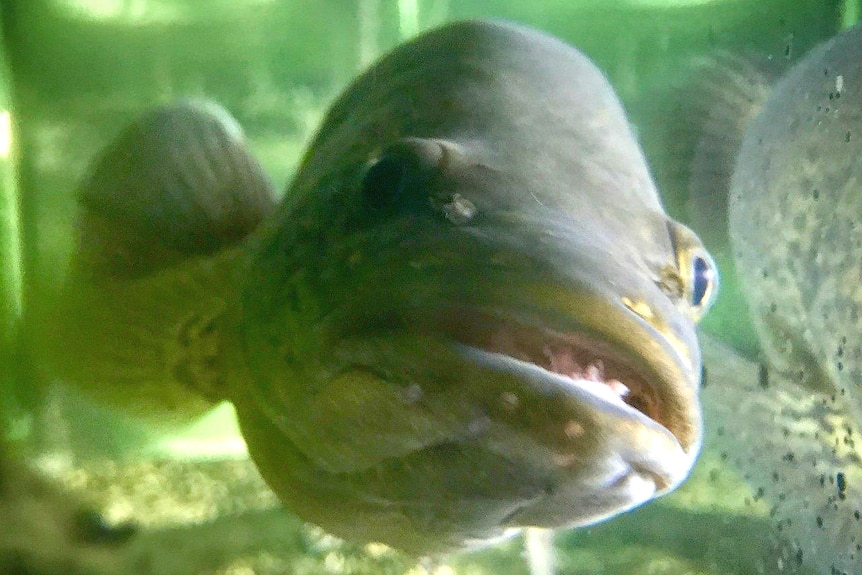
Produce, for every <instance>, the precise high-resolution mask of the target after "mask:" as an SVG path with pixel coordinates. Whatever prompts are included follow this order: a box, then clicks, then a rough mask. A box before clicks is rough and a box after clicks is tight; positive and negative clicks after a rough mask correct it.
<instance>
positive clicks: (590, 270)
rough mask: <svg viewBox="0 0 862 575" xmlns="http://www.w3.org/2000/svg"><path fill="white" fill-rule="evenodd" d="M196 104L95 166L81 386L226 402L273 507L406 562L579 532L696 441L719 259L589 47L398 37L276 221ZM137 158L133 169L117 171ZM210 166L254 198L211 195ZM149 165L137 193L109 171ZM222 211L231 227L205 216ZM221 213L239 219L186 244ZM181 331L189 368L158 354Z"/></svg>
mask: <svg viewBox="0 0 862 575" xmlns="http://www.w3.org/2000/svg"><path fill="white" fill-rule="evenodd" d="M186 112H188V110H185V109H182V108H180V109H179V110H177V109H174V108H171V107H168V108H166V109H165V110H164V112H163V113H164V114H165V116H158V115H156V119H157V120H158V121H157V122H156V124H154V125H155V126H156V127H158V126H160V125H161V123H160V122H162V121H166V122H168V123H170V122H169V121H172V119H179V120H182V119H183V118H184V117H185V116H184V115H183V114H185V113H186ZM195 114H197V112H195ZM159 118H162V119H161V120H159ZM194 118H198V119H195V120H193V121H191V122H190V123H182V122H181V125H182V126H184V127H183V128H182V129H180V130H179V135H180V136H181V138H180V139H181V140H182V141H183V142H185V144H184V145H182V146H179V147H177V146H176V142H175V140H174V138H173V137H171V132H170V131H165V130H154V133H152V134H150V135H149V136H147V137H144V136H146V134H147V133H148V132H147V129H144V130H140V129H139V128H132V132H131V133H132V136H127V137H125V139H123V138H124V137H121V139H120V140H119V141H118V142H117V143H115V144H114V145H113V146H112V147H110V148H109V149H108V151H107V152H106V153H105V155H103V157H102V158H101V159H100V160H99V161H98V162H97V163H96V166H97V168H96V170H95V174H96V175H95V176H92V177H91V178H90V179H89V180H88V184H87V186H89V187H90V188H92V189H94V190H96V191H98V192H99V193H91V194H90V195H89V196H85V197H84V209H83V216H82V221H83V222H84V223H83V225H84V229H85V231H87V230H89V229H90V228H88V227H87V226H90V227H92V228H93V229H94V230H95V231H96V232H98V231H99V230H100V228H99V225H100V224H102V223H104V222H103V220H102V219H99V218H94V217H93V215H94V214H95V215H97V216H108V217H107V223H106V225H107V229H108V230H109V231H111V233H96V234H95V235H93V236H92V237H94V238H95V239H96V240H97V241H95V242H90V243H88V242H87V241H86V239H87V238H88V237H90V236H87V235H86V234H83V233H82V236H81V238H80V242H79V246H80V251H79V254H78V255H77V260H76V264H75V266H73V269H74V270H76V271H75V274H76V275H74V276H73V280H74V281H73V283H72V284H71V285H72V286H75V287H76V289H70V290H68V291H67V293H68V294H71V295H67V296H66V297H67V299H70V300H71V302H72V303H71V305H73V308H72V309H73V310H74V312H75V313H73V314H70V315H69V317H70V318H71V324H64V325H67V326H71V327H67V328H66V329H67V331H66V332H65V333H66V334H68V335H67V338H68V337H74V336H73V335H72V334H73V331H72V330H73V329H87V330H90V331H88V332H86V333H88V334H93V336H98V337H99V338H101V339H100V341H107V342H108V343H109V344H110V345H108V346H106V349H107V353H100V351H101V348H99V347H97V348H96V349H95V351H90V352H89V353H92V354H93V355H88V348H87V345H84V344H80V345H77V346H75V348H74V351H75V354H74V357H71V358H70V357H69V354H68V353H66V354H65V355H64V354H62V353H61V354H59V357H57V358H56V359H57V363H59V364H63V362H66V364H71V367H70V366H69V365H66V366H65V367H66V368H67V369H66V371H65V373H69V374H72V375H76V376H77V377H70V379H77V380H83V379H87V378H90V379H91V380H93V381H98V382H99V384H100V385H105V384H108V383H121V384H122V385H119V386H115V388H116V389H119V390H126V391H121V392H120V393H116V392H115V393H112V394H111V393H109V394H107V395H109V396H110V397H108V398H107V399H109V400H111V399H113V400H116V399H123V398H125V399H127V400H128V401H129V402H132V403H135V402H140V403H141V406H140V407H139V408H137V409H135V408H134V407H133V408H132V411H133V412H136V413H138V414H142V413H147V412H152V411H157V410H159V409H163V408H168V411H171V410H170V408H171V405H172V402H170V401H168V402H164V401H162V399H163V398H162V397H161V396H160V395H159V393H160V392H159V386H165V389H166V390H167V391H166V395H167V397H169V398H171V397H173V396H172V395H171V394H175V393H180V394H181V392H182V391H183V390H185V392H188V393H191V394H192V395H194V394H195V393H203V395H205V396H207V398H210V399H220V398H227V399H230V400H232V401H233V402H234V404H235V406H236V408H237V413H238V417H239V422H240V426H241V428H242V431H243V435H244V437H245V439H246V442H247V444H248V446H249V451H250V453H251V455H252V457H253V459H254V460H255V462H256V464H257V465H258V467H259V468H260V470H261V471H262V473H263V475H264V477H265V478H266V479H267V481H268V483H269V485H270V486H271V487H272V488H273V489H274V490H275V491H276V492H277V493H278V495H279V496H280V497H281V498H282V500H283V501H284V502H285V504H286V505H287V507H288V508H290V509H291V510H292V511H293V512H295V513H296V514H297V515H299V516H300V517H302V518H303V519H305V520H308V521H310V522H313V523H316V524H318V525H320V526H322V527H323V528H325V529H326V530H328V531H330V532H332V533H334V534H336V535H339V536H342V537H345V538H348V539H351V540H355V541H379V542H383V543H387V544H389V545H392V546H394V547H397V548H400V549H402V550H405V551H408V552H411V553H413V554H416V555H428V554H435V553H442V552H447V551H452V550H456V549H460V548H463V547H465V546H469V545H471V544H472V543H474V542H476V541H485V540H488V539H490V538H494V537H497V536H501V535H504V534H506V533H508V532H510V531H512V530H513V529H516V528H521V527H529V526H538V527H549V528H556V527H570V526H579V525H586V524H590V523H593V522H596V521H599V520H602V519H606V518H608V517H611V516H613V515H615V514H618V513H621V512H623V511H626V510H628V509H631V508H633V507H635V506H637V505H640V504H642V503H644V502H646V501H648V500H650V499H652V498H653V497H656V496H658V495H661V494H664V493H667V492H668V491H670V490H672V489H673V488H674V487H676V486H677V485H679V483H680V482H682V481H683V480H684V479H685V478H686V476H687V475H688V472H689V470H690V468H691V466H692V465H693V463H694V461H695V459H696V457H697V453H698V451H699V448H700V443H701V433H702V430H701V419H700V408H699V404H698V387H699V382H700V372H701V369H700V353H699V349H698V345H697V340H696V337H695V331H694V325H695V322H696V321H697V320H698V319H699V318H700V317H701V316H702V315H703V314H704V313H705V312H706V310H707V309H708V307H709V305H710V303H711V302H712V300H713V298H714V297H715V293H716V289H717V283H716V282H717V276H716V272H715V269H714V264H713V263H712V259H711V257H710V256H709V254H707V253H706V251H705V250H704V249H703V246H702V245H701V243H700V240H699V239H698V238H697V237H696V236H695V235H694V234H693V233H692V232H691V231H690V230H689V229H688V228H686V227H685V226H682V225H681V224H679V223H677V222H675V221H673V220H672V219H670V218H669V217H668V216H667V215H666V214H665V213H664V211H663V209H662V206H661V203H660V201H659V198H658V194H657V192H656V189H655V185H654V184H653V181H652V179H651V177H650V174H649V171H648V169H647V165H646V162H645V160H644V157H643V154H642V152H641V149H640V147H639V145H638V144H637V141H636V140H635V138H634V136H633V133H632V130H631V128H630V126H629V124H628V122H627V119H626V116H625V113H624V111H623V109H622V107H621V105H620V103H619V101H618V99H617V97H616V95H615V94H614V92H613V90H612V88H611V87H610V85H609V83H608V82H607V80H606V79H605V77H604V76H603V75H602V73H601V72H600V71H599V70H598V69H597V68H596V67H595V65H594V64H593V63H592V62H591V61H590V60H589V59H588V58H587V57H586V56H584V55H583V54H581V53H580V52H578V51H577V50H575V49H573V48H571V47H570V46H567V45H565V44H563V43H562V42H559V41H558V40H555V39H553V38H551V37H549V36H546V35H544V34H542V33H539V32H536V31H533V30H529V29H527V28H521V27H517V26H512V25H506V24H498V23H491V22H461V23H456V24H451V25H448V26H446V27H443V28H441V29H439V30H436V31H433V32H431V33H428V34H427V35H424V36H421V37H419V38H418V39H416V40H414V41H411V42H409V43H407V44H404V45H402V46H401V47H399V48H397V49H396V50H395V51H393V52H392V53H391V54H390V55H388V56H386V57H385V58H384V59H382V60H381V61H380V62H379V63H378V64H377V65H376V66H374V67H372V68H371V69H370V70H369V71H368V72H366V73H365V74H363V75H362V76H361V77H360V78H359V79H357V80H356V81H355V82H354V83H353V84H352V86H351V87H350V88H348V90H347V91H346V92H345V93H344V95H343V96H342V97H341V98H340V99H339V100H338V101H337V102H336V103H335V105H334V106H333V108H332V109H331V110H330V112H329V114H328V115H327V117H326V119H325V121H324V123H323V126H322V127H321V129H320V132H319V133H318V135H317V137H316V139H315V140H314V142H313V143H312V144H311V147H310V148H309V151H308V153H307V155H306V157H305V159H304V161H303V164H302V166H301V168H300V170H299V173H298V175H297V176H296V178H295V180H294V182H293V184H292V185H291V186H290V188H289V189H288V191H287V194H286V196H285V199H284V201H283V203H282V204H281V206H280V207H279V208H278V211H277V212H276V213H275V214H273V215H272V216H270V217H268V212H269V209H270V205H271V204H270V198H271V194H270V193H269V191H268V188H266V186H264V185H262V183H261V178H260V177H259V176H260V174H259V172H258V171H257V168H256V164H254V163H252V162H251V161H250V159H249V158H248V157H247V156H246V155H245V154H243V153H240V152H239V151H238V149H237V148H235V147H234V146H233V144H232V143H231V142H234V140H233V139H232V138H230V137H228V135H229V134H228V132H229V131H227V130H225V129H224V126H223V127H222V128H221V129H218V130H216V132H215V134H213V132H212V131H210V130H203V131H201V130H200V129H199V128H200V124H201V122H202V123H203V124H205V125H208V126H209V125H211V124H210V123H209V121H207V120H206V119H205V118H204V119H200V118H199V116H197V115H194ZM142 122H143V123H142V124H139V126H144V127H145V128H146V127H147V126H152V125H153V124H152V122H151V120H146V119H145V120H142ZM147 122H151V123H149V124H148V123H147ZM135 130H137V131H135ZM195 133H199V134H200V135H199V136H198V137H194V134H195ZM153 142H154V144H153V146H152V147H146V146H144V144H148V143H153ZM228 143H231V144H230V145H228ZM216 144H223V145H224V146H225V147H224V149H225V150H227V151H226V152H225V154H226V156H225V161H224V162H220V161H219V155H218V152H217V150H218V146H216ZM138 147H141V148H142V149H143V150H144V151H145V154H144V156H143V157H142V158H138V161H136V162H133V166H135V169H136V170H138V171H137V172H135V171H133V172H132V177H131V178H128V179H126V180H123V179H122V173H121V172H119V171H117V170H114V169H113V168H112V166H113V165H115V164H116V160H117V159H118V158H125V157H127V156H129V155H131V157H133V158H135V157H137V156H136V155H135V154H136V153H137V152H136V150H137V148H138ZM172 150H174V151H177V150H178V152H177V153H176V158H177V161H175V162H174V163H173V164H171V163H170V162H162V164H163V165H159V164H158V163H155V162H152V161H149V162H148V160H152V159H153V158H171V157H173V156H172V155H171V151H172ZM212 150H216V153H210V151H212ZM196 156H199V157H200V158H201V160H202V161H201V162H196V161H195V157H196ZM148 163H149V164H154V165H156V166H157V168H156V169H160V170H163V171H164V173H163V174H162V176H163V177H164V179H165V182H166V185H167V190H168V192H167V193H165V191H164V190H162V188H160V187H159V185H151V183H152V182H157V181H158V178H153V177H152V174H151V173H150V172H149V171H148V169H147V167H146V166H147V164H148ZM165 165H166V166H165ZM100 173H104V174H105V175H106V177H104V178H100V177H98V174H100ZM213 173H216V174H219V173H224V174H226V175H225V176H223V177H224V178H225V179H226V180H227V181H228V182H229V183H230V182H237V181H239V182H247V183H248V184H249V185H248V186H247V188H248V189H247V191H248V192H249V195H248V196H247V197H243V196H242V192H243V190H244V187H243V186H242V185H229V186H227V187H224V186H222V187H219V188H218V189H217V191H218V192H219V193H216V194H215V195H214V196H213V197H212V198H209V196H207V194H206V192H207V187H208V186H209V185H210V184H208V183H207V182H209V181H210V179H209V175H210V174H213ZM138 178H140V179H141V181H143V182H144V184H142V185H140V186H137V188H139V189H135V190H134V191H135V193H142V194H144V196H145V197H144V198H133V199H129V198H127V197H126V196H125V195H124V194H127V191H128V190H127V189H126V188H127V187H128V186H122V185H114V183H113V182H117V181H119V182H131V183H135V182H136V181H137V179H138ZM215 181H216V182H218V183H220V182H221V180H220V178H216V179H215ZM177 182H180V183H188V185H187V186H186V187H187V189H186V191H185V192H182V190H183V186H181V185H175V184H176V183H177ZM139 200H140V201H139ZM150 202H152V204H151V203H150ZM140 203H143V206H140V205H139V204H140ZM234 204H235V205H237V206H239V207H246V208H248V211H243V210H240V214H251V216H250V217H242V218H239V219H240V221H241V222H244V225H242V226H239V227H238V228H235V227H231V226H227V228H225V227H224V226H221V225H218V224H219V222H222V221H223V220H222V219H220V218H219V217H210V216H212V215H216V216H218V215H225V214H228V215H229V214H230V211H229V210H228V211H223V210H219V209H217V208H219V207H222V206H225V205H234ZM136 205H137V206H138V207H137V208H136V207H134V206H136ZM126 208H130V209H128V210H127V209H126ZM113 213H119V214H120V215H122V216H123V218H122V219H121V221H120V222H115V221H113V220H112V219H111V218H110V217H109V216H110V215H111V214H113ZM201 214H203V215H204V216H205V217H200V215H201ZM175 218H178V219H179V221H180V222H181V225H180V226H179V227H178V228H176V229H175V228H173V227H171V224H169V222H171V221H174V219H175ZM129 219H130V220H131V221H132V222H136V223H137V227H132V228H130V227H129V226H128V225H126V223H125V222H126V221H128V220H129ZM227 221H232V220H231V218H227ZM259 221H262V222H263V223H262V224H261V225H260V226H259V227H257V222H259ZM212 229H216V230H222V229H228V230H231V231H238V233H230V234H227V238H228V239H227V241H225V242H223V244H222V245H219V244H218V242H216V244H214V245H213V246H209V244H207V246H205V247H203V248H201V249H198V247H200V241H201V238H206V237H207V233H208V231H209V230H212ZM120 232H123V233H120ZM135 232H140V233H143V236H141V238H140V239H138V240H136V239H135V238H137V237H138V236H136V235H135ZM147 234H149V235H147ZM153 235H155V236H156V237H158V238H159V239H160V240H163V241H166V242H167V243H168V248H170V249H167V250H166V251H167V253H168V254H169V255H176V256H177V257H176V259H171V260H170V265H168V266H160V265H157V264H159V262H161V261H162V260H161V259H160V258H158V257H157V258H155V259H154V258H152V257H150V255H151V250H149V249H148V248H147V246H149V244H148V243H147V242H148V240H151V239H153V237H152V236H153ZM114 236H119V239H120V245H121V246H124V247H128V248H129V249H128V250H126V251H123V252H122V254H121V255H123V256H124V257H121V258H119V259H118V260H117V261H118V262H119V265H118V266H116V265H113V264H111V262H113V261H114V259H111V258H110V257H107V258H106V257H105V255H106V254H107V255H110V254H112V253H114V252H116V246H115V244H114V243H113V241H112V240H113V239H114ZM211 248H212V249H211ZM139 251H140V253H138V252H139ZM126 256H128V257H126ZM115 259H116V258H115ZM99 262H108V264H111V265H103V266H99V265H96V264H98V263H99ZM147 266H149V268H148V267H147ZM172 294H178V296H179V297H177V296H172ZM196 294H197V295H196ZM109 296H110V297H109ZM74 306H77V307H74ZM91 308H92V309H91ZM88 313H90V314H91V315H87V314H88ZM94 313H97V315H92V314H94ZM93 317H95V318H97V319H98V322H97V323H95V324H94V325H95V327H94V325H90V324H89V323H88V322H89V321H90V319H91V318H93ZM82 324H83V325H82ZM189 325H190V327H191V328H194V329H192V330H191V333H192V334H193V335H194V334H197V335H196V337H178V334H181V333H185V332H184V331H183V329H184V328H185V327H188V326H189ZM185 331H189V330H188V329H186V330H185ZM106 334H108V335H110V336H111V338H107V339H106ZM123 338H126V339H125V340H124V339H123ZM124 341H128V342H131V343H133V344H135V345H138V344H140V345H141V349H142V350H144V351H146V352H147V353H144V354H142V353H140V351H141V350H139V349H137V348H135V347H134V345H132V346H129V345H125V346H123V342H124ZM88 343H89V342H88ZM178 344H180V345H179V347H180V350H181V351H182V352H183V354H181V357H180V359H182V360H183V361H184V363H181V365H182V366H185V367H186V368H189V367H193V368H200V369H199V370H191V372H190V371H189V369H186V370H185V371H179V372H178V371H177V370H175V369H172V366H176V362H170V361H167V360H170V359H171V358H174V357H175V356H174V355H172V354H173V353H174V352H176V350H177V347H178ZM165 350H167V352H169V353H166V351H165ZM135 354H137V357H135ZM118 362H119V363H122V365H119V363H118ZM62 367H63V366H62V365H61V368H62ZM112 370H113V371H114V372H116V373H118V374H120V375H122V376H125V377H121V378H120V379H121V380H122V381H120V382H111V381H110V380H111V376H110V375H109V374H110V372H111V371H112ZM59 371H60V372H61V373H64V371H63V369H60V370H59ZM189 373H190V375H191V376H195V375H196V374H198V375H197V376H195V377H184V374H186V375H188V374H189ZM570 376H575V377H570ZM137 384H140V385H141V389H140V390H135V389H134V386H135V385H137ZM130 386H131V389H132V391H128V390H129V389H130ZM115 403H116V402H115ZM160 403H161V405H160ZM174 411H180V410H174Z"/></svg>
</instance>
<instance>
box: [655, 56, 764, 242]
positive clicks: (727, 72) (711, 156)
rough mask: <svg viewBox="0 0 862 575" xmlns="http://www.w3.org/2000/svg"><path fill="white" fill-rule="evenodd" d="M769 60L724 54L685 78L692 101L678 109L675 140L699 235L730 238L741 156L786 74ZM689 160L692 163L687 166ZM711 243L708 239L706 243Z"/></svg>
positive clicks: (705, 59) (694, 65)
mask: <svg viewBox="0 0 862 575" xmlns="http://www.w3.org/2000/svg"><path fill="white" fill-rule="evenodd" d="M780 67H781V64H779V63H775V62H773V61H772V60H769V59H763V58H759V59H758V58H754V57H747V56H740V55H737V54H734V53H731V52H729V51H720V52H716V53H714V54H711V55H709V56H702V57H699V58H696V59H694V60H692V62H691V63H690V64H689V65H688V66H687V70H686V72H685V74H684V76H685V78H686V79H685V80H684V82H685V83H686V84H687V86H686V89H685V90H678V91H677V92H678V93H685V94H687V96H686V97H685V98H683V99H681V100H680V101H679V102H678V103H677V114H678V117H679V118H681V119H682V120H683V121H681V122H677V123H675V124H674V126H675V129H674V130H675V131H676V132H677V133H676V134H672V140H673V141H675V142H678V143H677V144H676V145H677V146H684V147H686V148H688V149H687V150H686V151H684V152H683V153H682V154H681V155H682V156H683V164H682V165H683V166H684V167H683V170H684V172H683V174H681V176H682V178H683V181H682V182H681V183H682V185H683V187H684V189H685V190H686V192H687V194H686V201H685V205H684V208H685V211H686V213H687V215H688V218H689V221H690V222H691V224H692V227H694V228H695V229H696V230H698V233H704V234H706V235H710V234H715V233H718V234H721V235H722V236H723V235H724V234H726V229H727V197H728V193H729V189H730V179H731V176H732V175H733V170H734V167H735V164H736V156H737V154H738V153H739V150H740V148H741V147H742V138H743V136H744V134H745V128H746V126H747V125H748V123H749V121H750V120H751V119H752V118H753V117H754V116H755V115H757V113H758V112H759V110H760V108H761V106H762V105H763V103H764V102H765V100H766V98H767V97H768V95H769V91H770V89H771V87H772V85H773V84H774V82H775V81H776V80H777V78H778V76H779V74H780V71H781V70H780V69H779V68H780ZM686 160H687V161H686ZM704 239H705V240H706V241H707V243H709V241H708V239H707V238H704Z"/></svg>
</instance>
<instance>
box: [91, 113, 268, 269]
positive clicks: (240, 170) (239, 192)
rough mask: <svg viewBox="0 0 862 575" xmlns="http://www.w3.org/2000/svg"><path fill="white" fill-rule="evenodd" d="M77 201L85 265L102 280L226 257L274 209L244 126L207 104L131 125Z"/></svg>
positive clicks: (100, 161) (152, 115) (101, 160)
mask: <svg viewBox="0 0 862 575" xmlns="http://www.w3.org/2000/svg"><path fill="white" fill-rule="evenodd" d="M78 198H79V204H80V211H79V217H78V221H77V224H78V258H79V261H80V263H81V264H82V265H83V267H84V268H87V269H89V270H91V271H92V272H93V273H94V275H95V276H96V277H99V276H101V277H106V278H136V277H142V276H145V275H149V274H152V273H154V272H156V271H158V270H160V269H163V268H164V267H167V266H169V265H172V264H174V263H176V262H178V261H182V260H184V259H187V258H189V257H193V256H206V255H211V254H214V253H216V252H218V251H221V250H223V249H224V248H226V247H229V246H231V245H234V244H236V243H238V242H240V241H241V240H242V239H244V238H245V237H246V236H248V235H249V234H250V233H251V232H252V231H253V230H254V229H255V228H257V226H258V224H259V223H260V222H261V221H262V220H263V219H265V218H266V217H267V216H268V215H269V214H271V213H272V212H273V210H274V207H275V204H276V200H275V193H274V189H273V186H272V184H271V183H270V181H269V179H268V177H267V176H266V174H265V173H264V170H263V168H262V167H261V165H260V164H259V163H258V162H257V160H256V159H255V158H254V157H253V156H252V155H251V154H250V153H249V150H248V146H247V144H246V142H245V138H244V136H243V133H242V129H241V128H240V127H239V124H238V123H237V122H236V120H234V118H233V117H232V116H231V115H230V113H229V112H227V111H226V110H225V109H223V108H222V107H220V106H218V105H217V104H214V103H211V102H208V101H203V100H183V101H179V102H176V103H173V104H168V105H164V106H161V107H158V108H156V109H155V110H152V111H150V112H149V113H147V114H145V115H143V116H142V117H140V118H139V119H137V120H136V121H134V122H133V123H132V124H131V125H129V126H128V127H127V128H126V129H125V130H124V131H123V132H122V133H121V134H120V135H119V136H118V137H117V138H116V139H115V140H114V141H113V142H112V143H111V144H110V145H109V146H108V147H107V148H106V149H105V150H104V151H103V152H102V153H101V154H100V155H99V157H98V158H97V159H96V161H95V163H94V164H93V167H92V169H91V171H90V174H89V175H88V176H87V178H86V179H85V180H84V182H83V184H82V185H81V186H80V188H79V196H78Z"/></svg>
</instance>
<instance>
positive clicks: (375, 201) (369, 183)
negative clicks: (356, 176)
mask: <svg viewBox="0 0 862 575" xmlns="http://www.w3.org/2000/svg"><path fill="white" fill-rule="evenodd" d="M406 178H407V166H405V165H404V162H402V161H400V160H399V159H398V158H397V157H395V156H390V155H385V156H381V157H380V158H378V159H377V160H375V161H374V162H373V163H372V164H371V165H370V166H369V167H368V169H367V170H366V171H365V175H364V177H363V178H362V196H363V197H364V199H365V201H366V202H368V205H369V206H371V207H372V208H374V209H378V210H379V209H383V208H385V207H386V206H387V205H388V204H389V203H390V202H392V201H394V199H395V198H397V197H398V196H400V195H402V194H403V191H404V190H403V188H404V186H405V180H406Z"/></svg>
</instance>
